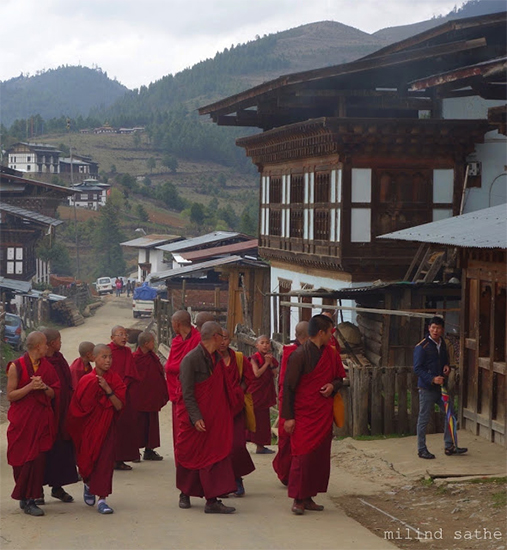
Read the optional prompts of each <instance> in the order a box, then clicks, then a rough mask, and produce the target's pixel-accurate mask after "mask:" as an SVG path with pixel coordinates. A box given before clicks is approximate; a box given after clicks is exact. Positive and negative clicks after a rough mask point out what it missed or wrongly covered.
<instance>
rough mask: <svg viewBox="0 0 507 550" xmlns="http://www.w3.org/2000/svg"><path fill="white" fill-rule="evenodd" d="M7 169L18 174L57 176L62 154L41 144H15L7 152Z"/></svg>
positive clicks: (49, 146)
mask: <svg viewBox="0 0 507 550" xmlns="http://www.w3.org/2000/svg"><path fill="white" fill-rule="evenodd" d="M7 153H8V159H9V168H12V169H13V170H18V171H19V172H29V173H35V174H36V173H40V174H58V173H59V172H60V155H61V154H62V152H61V151H60V150H59V149H58V148H57V147H54V146H53V145H45V144H43V143H25V142H19V143H15V144H14V145H13V146H12V147H10V149H9V150H8V151H7Z"/></svg>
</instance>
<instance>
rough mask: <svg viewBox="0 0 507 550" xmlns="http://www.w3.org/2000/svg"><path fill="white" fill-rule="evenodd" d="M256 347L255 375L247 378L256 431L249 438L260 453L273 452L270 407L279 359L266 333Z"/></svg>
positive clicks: (272, 400) (254, 356) (273, 398)
mask: <svg viewBox="0 0 507 550" xmlns="http://www.w3.org/2000/svg"><path fill="white" fill-rule="evenodd" d="M255 347H256V348H257V353H255V354H254V355H253V356H252V357H250V363H251V364H252V372H253V377H251V378H250V379H247V388H246V391H247V392H248V393H251V394H252V397H253V403H254V410H255V424H256V431H255V432H250V431H249V432H248V433H247V440H248V441H251V442H252V443H255V444H256V445H257V451H256V453H257V454H258V455H259V454H261V455H263V454H272V453H274V452H275V451H272V450H271V449H268V448H267V447H266V445H271V417H270V414H269V408H270V407H272V406H273V405H274V404H275V403H276V391H275V377H274V375H275V370H276V369H277V368H278V361H277V360H276V359H275V358H274V357H273V355H272V354H271V341H270V339H269V338H268V337H267V336H266V335H265V334H263V335H262V336H259V337H258V338H257V340H256V341H255ZM246 374H247V373H246Z"/></svg>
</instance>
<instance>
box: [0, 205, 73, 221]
mask: <svg viewBox="0 0 507 550" xmlns="http://www.w3.org/2000/svg"><path fill="white" fill-rule="evenodd" d="M0 210H1V211H2V212H8V213H9V214H12V215H13V216H16V217H18V218H23V219H26V220H30V221H32V222H35V223H39V224H41V225H49V226H57V225H61V224H62V223H63V221H62V220H57V219H56V218H51V217H49V216H44V214H39V213H38V212H32V210H27V209H26V208H20V207H19V206H14V205H12V204H6V203H5V202H1V203H0Z"/></svg>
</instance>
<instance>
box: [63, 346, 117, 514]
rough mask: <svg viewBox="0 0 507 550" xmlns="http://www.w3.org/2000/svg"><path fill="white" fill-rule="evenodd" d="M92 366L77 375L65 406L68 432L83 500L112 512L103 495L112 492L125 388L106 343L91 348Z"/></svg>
mask: <svg viewBox="0 0 507 550" xmlns="http://www.w3.org/2000/svg"><path fill="white" fill-rule="evenodd" d="M93 355H94V357H95V369H94V370H93V371H92V372H91V373H89V374H86V375H85V376H83V377H82V378H81V380H80V381H79V384H78V386H77V388H76V391H75V392H74V395H73V397H72V401H71V403H70V408H69V424H68V425H69V432H70V434H71V436H72V439H73V440H74V444H75V446H76V456H77V465H78V468H79V473H80V474H81V477H82V478H83V481H84V493H83V496H84V501H85V503H86V504H87V505H88V506H94V505H95V500H96V496H98V497H99V500H98V504H97V509H98V511H99V513H100V514H112V513H113V509H112V508H111V507H110V506H109V505H108V504H107V502H106V497H108V496H109V495H110V494H111V493H112V492H113V471H114V463H115V439H116V438H115V435H116V421H117V419H118V416H119V414H118V413H119V411H120V410H121V409H122V408H123V406H124V404H125V394H126V391H127V388H126V386H125V384H124V383H123V381H122V380H121V378H120V377H119V376H118V375H117V374H116V373H115V372H113V371H111V370H110V369H111V364H112V361H113V356H112V352H111V349H110V348H109V346H106V345H105V344H98V345H97V346H95V348H94V350H93Z"/></svg>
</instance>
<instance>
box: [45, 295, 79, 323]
mask: <svg viewBox="0 0 507 550" xmlns="http://www.w3.org/2000/svg"><path fill="white" fill-rule="evenodd" d="M51 308H52V309H53V311H55V312H57V314H58V315H59V316H60V318H61V321H62V322H63V323H65V324H66V325H67V326H69V327H77V326H79V325H83V324H84V317H83V316H82V315H81V313H79V310H78V309H77V307H76V304H75V303H74V302H73V301H72V300H69V299H68V298H66V299H65V300H60V301H59V302H54V303H53V304H52V306H51Z"/></svg>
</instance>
